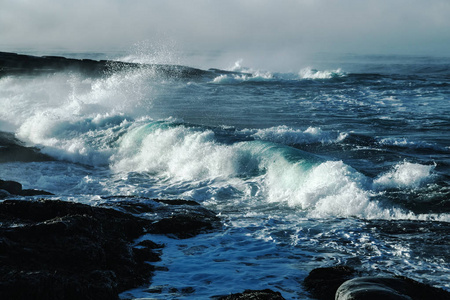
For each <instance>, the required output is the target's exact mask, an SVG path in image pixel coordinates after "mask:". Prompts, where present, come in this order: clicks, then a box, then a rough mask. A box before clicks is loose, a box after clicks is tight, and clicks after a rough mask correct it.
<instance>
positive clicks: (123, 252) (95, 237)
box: [0, 200, 158, 299]
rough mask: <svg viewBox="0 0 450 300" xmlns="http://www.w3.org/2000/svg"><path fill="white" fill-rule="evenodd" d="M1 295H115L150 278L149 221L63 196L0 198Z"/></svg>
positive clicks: (56, 297) (89, 296) (11, 297)
mask: <svg viewBox="0 0 450 300" xmlns="http://www.w3.org/2000/svg"><path fill="white" fill-rule="evenodd" d="M0 220H1V223H0V253H1V255H0V299H118V293H120V292H122V291H125V290H127V289H130V288H133V287H137V286H139V285H142V284H144V283H146V282H148V281H149V279H150V277H151V274H152V271H153V267H152V266H151V265H149V264H148V263H144V261H149V260H152V261H155V260H157V259H158V253H157V252H153V251H152V250H151V249H149V248H148V247H145V245H141V246H140V248H139V249H138V250H137V249H133V248H132V243H133V240H134V239H135V238H137V237H139V236H140V235H142V234H143V233H144V229H143V228H144V227H145V226H148V225H149V223H150V221H148V220H143V219H140V218H137V217H134V216H132V215H129V214H124V213H121V212H119V211H116V210H112V209H106V208H100V207H92V206H88V205H84V204H79V203H70V202H63V201H50V200H39V201H17V200H6V201H4V202H2V203H0Z"/></svg>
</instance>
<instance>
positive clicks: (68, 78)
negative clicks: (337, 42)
mask: <svg viewBox="0 0 450 300" xmlns="http://www.w3.org/2000/svg"><path fill="white" fill-rule="evenodd" d="M95 57H96V58H97V57H98V54H95ZM311 65H312V66H313V67H308V68H303V69H301V70H298V72H290V73H275V72H270V71H262V70H255V69H250V68H244V67H242V66H241V65H240V64H236V66H235V67H234V68H233V69H232V71H235V72H237V73H229V74H222V75H221V74H219V73H214V72H213V71H211V73H210V74H209V75H205V76H203V77H200V78H199V77H193V78H178V77H176V76H175V77H162V76H160V75H158V73H157V72H153V71H151V70H148V69H144V70H136V69H134V70H121V71H120V72H116V73H109V74H105V76H104V77H102V78H89V77H85V76H83V75H80V74H77V73H70V72H68V73H56V74H46V75H43V76H37V77H30V76H18V77H13V76H9V77H3V78H1V79H0V105H1V106H2V110H1V111H0V130H3V131H10V132H14V133H16V135H17V137H18V138H20V139H22V140H24V141H26V142H27V143H28V144H30V145H33V146H37V147H40V148H41V149H42V151H43V152H45V153H47V154H49V155H52V156H53V157H55V158H56V159H57V161H56V162H43V163H7V164H2V165H1V166H0V177H1V178H8V179H11V180H17V181H20V182H22V183H23V184H24V186H25V188H40V189H45V190H48V191H50V192H53V193H55V194H57V195H58V198H61V199H66V200H72V201H80V202H87V203H91V204H98V203H100V202H102V201H113V200H112V199H113V198H109V199H110V200H104V199H102V198H101V196H112V195H134V196H135V199H136V201H145V197H160V198H168V199H175V198H184V199H192V200H196V201H198V202H200V203H202V204H203V205H204V206H206V207H208V208H210V209H212V210H214V211H216V212H217V213H218V214H220V216H221V217H222V218H223V222H224V224H225V227H224V229H223V231H220V232H216V233H211V234H204V235H200V236H198V237H196V238H192V239H188V240H171V239H169V238H166V237H158V236H152V237H151V238H152V239H156V240H158V239H159V240H160V241H161V242H164V243H165V244H166V245H167V247H166V249H165V250H164V255H163V260H162V261H161V262H160V263H158V264H159V265H160V266H161V267H164V268H161V269H168V270H169V271H168V272H167V271H157V272H156V273H155V277H154V279H153V282H152V283H151V284H149V286H148V287H144V288H143V289H138V290H135V291H130V292H129V293H125V295H128V296H129V295H134V297H136V298H145V297H153V298H161V299H171V298H173V299H175V298H176V299H180V298H186V299H199V298H200V299H201V298H207V297H209V296H212V295H217V294H228V293H230V292H241V291H242V290H244V289H260V288H271V289H273V290H278V291H280V292H281V293H282V294H283V296H284V297H285V298H287V299H296V298H306V297H308V296H307V293H306V292H305V291H304V290H303V288H302V286H301V281H302V280H303V279H304V277H305V276H306V275H307V274H308V272H309V271H311V270H312V269H313V268H316V267H323V266H331V265H336V264H341V263H345V264H349V265H352V266H354V267H356V268H357V269H359V270H360V271H361V272H363V273H365V274H375V275H376V274H397V275H405V276H408V277H411V278H413V279H416V280H419V281H422V282H426V283H430V284H433V285H436V286H439V287H443V288H445V289H449V288H450V286H449V283H448V272H449V269H450V265H449V258H450V252H449V250H448V249H450V247H449V240H450V239H449V233H450V230H449V229H450V225H449V221H450V217H449V216H450V215H449V213H450V205H449V203H450V200H449V199H450V187H449V183H450V135H449V132H450V131H449V129H450V89H449V84H450V60H449V59H448V58H433V57H405V56H351V55H347V56H342V57H339V58H338V59H336V58H333V59H331V58H329V57H327V56H324V55H318V56H317V57H316V58H315V60H314V61H312V63H311ZM211 67H215V66H211ZM152 291H157V292H158V293H155V294H154V293H151V292H152Z"/></svg>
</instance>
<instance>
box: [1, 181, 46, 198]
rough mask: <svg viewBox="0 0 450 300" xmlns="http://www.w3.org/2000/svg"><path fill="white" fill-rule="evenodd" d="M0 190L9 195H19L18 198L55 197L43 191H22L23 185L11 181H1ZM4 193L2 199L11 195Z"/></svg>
mask: <svg viewBox="0 0 450 300" xmlns="http://www.w3.org/2000/svg"><path fill="white" fill-rule="evenodd" d="M0 190H3V191H6V192H7V193H8V194H9V195H18V196H38V195H47V196H50V195H53V194H52V193H49V192H46V191H42V190H33V189H25V190H24V189H22V184H20V183H19V182H16V181H9V180H1V179H0ZM8 194H5V193H3V197H2V195H1V194H0V199H4V198H7V197H8V196H9V195H8Z"/></svg>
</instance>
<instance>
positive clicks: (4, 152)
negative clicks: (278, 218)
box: [0, 132, 450, 300]
mask: <svg viewBox="0 0 450 300" xmlns="http://www.w3.org/2000/svg"><path fill="white" fill-rule="evenodd" d="M48 160H52V158H51V157H48V156H46V155H44V154H42V153H41V152H40V151H39V149H36V148H30V147H26V146H25V145H24V144H23V143H22V142H20V141H19V140H17V139H16V138H15V137H14V135H13V134H10V133H4V132H0V164H1V163H6V162H15V161H21V162H29V161H48ZM50 195H52V194H51V193H48V192H46V191H42V190H39V189H23V188H22V185H21V184H20V183H19V182H15V181H10V180H7V179H6V178H3V180H0V199H1V200H0V299H20V300H22V299H61V300H64V299H70V300H71V299H97V300H98V299H100V300H101V299H119V294H120V293H122V292H124V291H127V290H129V289H132V288H136V287H140V286H144V285H149V284H150V282H151V279H152V274H153V272H155V271H156V268H155V266H154V265H153V264H152V263H154V262H157V261H159V260H160V256H161V254H162V253H163V251H164V245H160V244H157V243H155V242H152V241H151V240H149V239H145V240H143V241H140V242H138V241H139V238H140V237H142V236H143V235H145V234H162V235H167V236H169V237H171V238H174V239H187V238H190V237H193V236H196V235H198V234H202V233H204V232H208V231H219V230H221V226H222V223H221V220H220V219H219V218H218V217H217V215H216V213H215V212H213V211H210V210H208V209H206V208H204V207H202V206H201V205H200V204H198V203H197V202H194V201H186V200H163V199H143V198H139V197H134V196H110V197H105V198H107V199H105V200H110V201H107V202H106V203H104V204H102V205H97V206H91V205H86V204H81V203H74V202H67V201H61V200H49V199H36V198H37V197H36V196H44V197H45V196H50ZM55 197H57V195H56V196H55ZM149 216H151V217H149ZM168 272H170V270H168ZM248 288H249V290H246V291H243V292H242V293H237V294H229V295H211V299H215V300H232V299H284V298H283V295H282V293H280V292H276V291H272V290H251V288H252V287H248ZM303 288H304V289H306V290H307V291H308V292H309V293H310V297H311V298H313V299H324V300H325V299H338V300H350V299H369V300H370V299H380V298H382V299H384V300H389V299H412V300H425V299H434V300H436V299H437V300H444V299H450V293H449V292H447V291H445V290H442V289H438V288H435V287H431V286H429V285H426V284H422V283H419V282H417V281H414V280H411V279H408V278H406V277H381V276H380V277H366V276H362V275H361V274H359V273H358V271H357V270H355V269H353V268H351V267H348V266H335V267H331V268H319V269H315V270H312V271H311V272H310V274H309V276H308V277H306V278H305V280H304V282H303ZM299 289H300V287H299Z"/></svg>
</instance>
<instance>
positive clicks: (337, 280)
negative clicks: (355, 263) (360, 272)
mask: <svg viewBox="0 0 450 300" xmlns="http://www.w3.org/2000/svg"><path fill="white" fill-rule="evenodd" d="M355 273H356V271H355V270H354V269H353V268H351V267H348V266H334V267H329V268H318V269H314V270H312V271H311V272H310V273H309V275H308V276H307V277H306V278H305V280H304V281H303V285H304V287H305V289H306V290H307V291H309V292H310V293H311V295H312V297H314V298H315V299H321V300H334V297H335V294H336V290H337V289H338V288H339V286H340V285H341V284H343V283H344V282H345V281H347V280H349V279H351V278H353V277H354V275H355Z"/></svg>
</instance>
